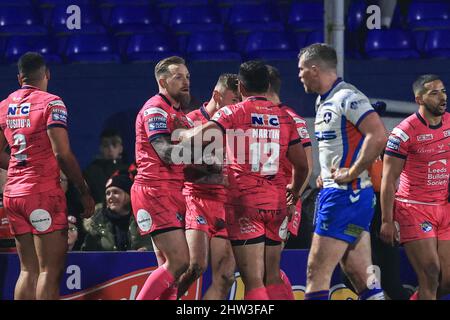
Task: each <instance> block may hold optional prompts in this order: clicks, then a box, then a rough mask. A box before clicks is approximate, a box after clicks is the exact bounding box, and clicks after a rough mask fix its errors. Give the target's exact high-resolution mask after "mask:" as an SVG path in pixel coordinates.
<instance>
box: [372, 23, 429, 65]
mask: <svg viewBox="0 0 450 320" xmlns="http://www.w3.org/2000/svg"><path fill="white" fill-rule="evenodd" d="M365 52H366V55H367V57H369V58H379V59H409V58H419V57H420V54H419V53H418V52H417V50H416V46H415V43H414V40H413V38H412V36H411V34H410V33H409V32H408V31H403V30H399V29H387V30H385V29H381V30H370V31H369V32H368V34H367V39H366V45H365Z"/></svg>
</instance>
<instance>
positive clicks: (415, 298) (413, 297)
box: [409, 290, 419, 300]
mask: <svg viewBox="0 0 450 320" xmlns="http://www.w3.org/2000/svg"><path fill="white" fill-rule="evenodd" d="M409 300H419V291H418V290H417V291H415V292H414V293H413V295H412V296H411V297H409Z"/></svg>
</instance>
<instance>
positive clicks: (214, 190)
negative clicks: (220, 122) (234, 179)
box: [183, 103, 226, 201]
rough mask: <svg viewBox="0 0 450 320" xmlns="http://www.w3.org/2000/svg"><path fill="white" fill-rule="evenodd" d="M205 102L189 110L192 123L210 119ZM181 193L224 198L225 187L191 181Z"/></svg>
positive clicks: (185, 184)
mask: <svg viewBox="0 0 450 320" xmlns="http://www.w3.org/2000/svg"><path fill="white" fill-rule="evenodd" d="M206 104H207V103H204V104H203V106H201V107H200V108H199V109H197V110H194V111H191V112H189V113H188V114H187V115H186V117H187V118H188V119H189V120H191V122H192V123H194V125H200V124H204V123H206V122H208V121H209V120H210V118H211V117H210V115H209V114H208V112H207V111H206V109H205V107H206ZM183 194H184V195H187V196H196V197H198V198H202V199H213V200H219V201H225V200H226V194H225V187H224V186H223V185H219V184H195V183H192V182H185V183H184V189H183Z"/></svg>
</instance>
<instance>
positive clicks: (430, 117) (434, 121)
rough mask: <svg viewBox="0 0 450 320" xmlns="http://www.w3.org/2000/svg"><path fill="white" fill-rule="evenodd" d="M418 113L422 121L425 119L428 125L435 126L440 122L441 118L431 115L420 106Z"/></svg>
mask: <svg viewBox="0 0 450 320" xmlns="http://www.w3.org/2000/svg"><path fill="white" fill-rule="evenodd" d="M419 113H420V115H421V116H422V117H423V118H424V119H426V121H428V124H429V125H432V126H437V125H438V124H440V123H441V121H442V116H435V115H433V114H431V113H430V112H429V111H428V110H426V109H425V107H423V106H420V108H419Z"/></svg>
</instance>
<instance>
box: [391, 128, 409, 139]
mask: <svg viewBox="0 0 450 320" xmlns="http://www.w3.org/2000/svg"><path fill="white" fill-rule="evenodd" d="M392 133H393V134H395V135H396V136H397V137H399V138H400V139H402V141H403V142H406V141H408V140H409V136H408V135H407V134H406V133H405V131H403V130H402V129H400V128H394V129H393V130H392Z"/></svg>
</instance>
